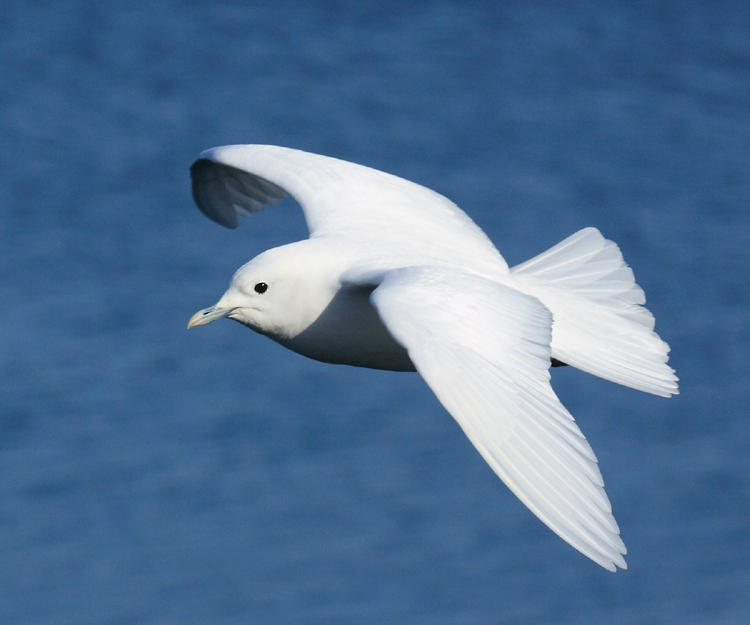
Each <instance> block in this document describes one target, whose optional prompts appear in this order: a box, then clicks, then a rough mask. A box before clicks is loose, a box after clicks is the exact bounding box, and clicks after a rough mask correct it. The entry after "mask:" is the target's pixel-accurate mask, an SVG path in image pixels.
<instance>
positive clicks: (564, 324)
mask: <svg viewBox="0 0 750 625" xmlns="http://www.w3.org/2000/svg"><path fill="white" fill-rule="evenodd" d="M511 273H512V274H513V276H514V278H515V280H516V282H517V285H518V287H519V288H520V289H521V290H523V291H524V292H525V293H528V294H529V295H533V296H535V297H537V298H538V299H539V300H541V301H542V303H543V304H544V305H545V306H547V308H549V309H550V310H551V311H552V315H553V319H554V321H553V326H552V356H553V358H556V359H557V360H561V361H562V362H565V363H567V364H569V365H571V366H573V367H577V368H578V369H582V370H583V371H586V372H588V373H591V374H593V375H597V376H599V377H602V378H605V379H607V380H611V381H612V382H617V383H618V384H624V385H625V386H630V387H632V388H635V389H638V390H641V391H645V392H647V393H653V394H655V395H662V396H664V397H669V396H670V395H673V394H676V393H678V392H679V391H678V386H677V376H676V375H675V373H674V370H673V369H672V368H671V367H670V366H669V365H667V359H668V355H669V345H667V344H666V343H665V342H664V341H662V340H661V339H660V338H659V336H658V335H657V334H656V333H655V332H654V331H653V329H654V317H653V315H652V314H651V313H650V312H649V311H648V310H647V309H646V308H644V307H643V306H642V304H644V303H645V302H646V297H645V295H644V293H643V289H641V288H640V287H639V286H638V285H637V284H636V282H635V278H634V277H633V272H632V270H631V269H630V268H629V267H628V266H627V264H625V260H624V259H623V257H622V254H621V253H620V249H619V248H618V247H617V244H616V243H613V242H612V241H608V240H607V239H605V238H604V237H603V236H602V235H601V233H600V232H599V231H598V230H597V229H596V228H585V229H583V230H580V231H579V232H576V233H575V234H573V235H571V236H569V237H568V238H567V239H565V240H564V241H561V242H560V243H558V244H557V245H555V246H554V247H552V248H550V249H548V250H547V251H545V252H542V253H541V254H539V255H538V256H535V257H534V258H532V259H530V260H527V261H526V262H524V263H521V264H520V265H516V266H515V267H513V268H512V269H511Z"/></svg>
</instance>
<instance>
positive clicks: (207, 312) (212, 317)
mask: <svg viewBox="0 0 750 625" xmlns="http://www.w3.org/2000/svg"><path fill="white" fill-rule="evenodd" d="M234 310H236V309H235V308H218V307H217V306H209V307H208V308H204V309H202V310H199V311H198V312H197V313H195V314H194V315H193V316H192V317H190V321H188V324H187V327H188V328H192V327H194V326H203V325H206V324H207V323H211V322H212V321H216V320H217V319H223V318H224V317H227V316H229V315H230V314H231V313H232V312H233V311H234Z"/></svg>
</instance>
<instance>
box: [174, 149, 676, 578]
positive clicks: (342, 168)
mask: <svg viewBox="0 0 750 625" xmlns="http://www.w3.org/2000/svg"><path fill="white" fill-rule="evenodd" d="M191 173H192V179H193V195H194V197H195V200H196V202H197V203H198V205H199V207H200V208H201V210H202V211H203V212H204V213H205V214H206V215H208V216H209V217H210V218H211V219H214V220H215V221H217V222H219V223H221V224H223V225H225V226H228V227H235V226H236V225H237V215H249V214H251V213H252V212H254V211H257V210H260V209H262V208H263V207H264V206H266V205H268V204H272V203H276V202H278V201H279V200H280V199H282V198H283V197H284V196H285V195H287V194H289V195H291V196H293V197H294V198H295V199H296V200H297V201H298V203H299V204H300V205H301V206H302V209H303V211H304V214H305V219H306V221H307V224H308V227H309V229H310V238H309V239H306V240H304V241H299V242H296V243H292V244H290V245H285V246H282V247H279V248H274V249H272V250H269V251H267V252H264V253H263V254H261V255H259V256H258V257H256V258H254V259H253V260H251V261H250V262H248V263H247V264H245V265H243V266H242V267H241V268H240V269H239V270H238V271H237V272H236V273H235V275H234V277H233V279H232V283H231V285H230V287H229V289H228V290H227V291H226V293H225V294H224V295H223V296H222V297H221V299H220V300H219V301H218V302H217V304H216V305H215V306H212V307H210V308H207V309H203V310H201V311H198V312H197V313H196V314H195V315H193V317H192V318H191V320H190V322H189V324H188V327H191V326H194V325H202V324H205V323H208V322H210V321H213V320H214V319H218V318H221V317H229V318H232V319H236V320H237V321H240V322H241V323H243V324H245V325H247V326H249V327H251V328H252V329H254V330H256V331H258V332H261V333H263V334H265V335H267V336H269V337H270V338H272V339H274V340H276V341H278V342H279V343H281V344H283V345H285V346H287V347H289V348H290V349H292V350H294V351H297V352H299V353H301V354H304V355H306V356H309V357H311V358H315V359H317V360H322V361H324V362H332V363H343V364H351V365H357V366H366V367H373V368H381V369H393V370H399V371H403V370H413V369H416V370H417V371H418V372H419V373H420V374H421V375H422V377H423V378H424V380H425V381H426V382H427V384H428V385H429V387H430V388H431V389H432V391H433V392H434V393H435V395H436V396H437V397H438V399H439V400H440V402H441V403H442V404H443V406H445V408H446V409H447V410H448V412H449V413H450V414H451V415H452V416H453V417H454V418H455V419H456V421H457V422H458V423H459V425H460V426H461V427H462V429H463V430H464V432H465V433H466V435H467V436H468V437H469V439H470V440H471V442H472V443H473V444H474V446H475V447H476V448H477V450H478V451H479V453H480V454H481V455H482V457H483V458H484V459H485V460H486V461H487V463H488V464H489V465H490V467H492V469H493V470H494V471H495V473H496V474H497V475H498V476H499V477H500V478H501V479H502V480H503V482H505V484H506V485H507V486H508V487H509V488H510V489H511V490H512V491H513V493H515V494H516V495H517V496H518V498H519V499H521V501H523V503H524V504H526V505H527V506H528V507H529V508H530V509H531V510H532V511H533V512H534V514H536V515H537V516H538V517H539V518H540V519H541V520H542V521H543V522H544V523H545V524H546V525H547V526H548V527H549V528H550V529H552V530H553V531H554V532H556V533H557V534H558V535H559V536H560V537H562V538H563V539H564V540H566V541H567V542H568V543H570V544H571V545H572V546H573V547H575V548H576V549H578V550H579V551H581V552H582V553H584V554H585V555H587V556H588V557H590V558H591V559H592V560H594V561H595V562H597V563H599V564H600V565H602V566H603V567H605V568H607V569H609V570H612V571H614V570H615V567H616V566H619V567H621V568H625V567H626V564H625V560H624V558H623V555H624V554H625V553H626V550H625V545H624V543H623V542H622V540H621V539H620V535H619V528H618V526H617V523H616V522H615V519H614V517H613V516H612V511H611V506H610V503H609V500H608V499H607V495H606V494H605V492H604V488H603V486H604V482H603V480H602V477H601V474H600V472H599V469H598V466H597V461H596V456H595V455H594V452H593V451H592V450H591V447H590V446H589V444H588V443H587V442H586V439H585V438H584V436H583V434H582V433H581V431H580V430H579V429H578V426H577V425H576V423H575V421H574V419H573V417H572V416H571V415H570V413H569V412H568V411H567V410H566V409H565V407H564V406H563V405H562V404H561V403H560V401H559V399H558V398H557V396H556V395H555V393H554V391H553V390H552V387H551V386H550V383H549V380H550V374H549V367H550V361H551V359H552V358H554V359H557V360H559V361H562V362H565V363H567V364H570V365H572V366H575V367H578V368H580V369H582V370H584V371H588V372H589V373H592V374H594V375H598V376H600V377H603V378H606V379H609V380H612V381H614V382H618V383H620V384H624V385H626V386H631V387H633V388H636V389H639V390H643V391H646V392H650V393H654V394H657V395H663V396H669V395H671V394H674V393H677V392H678V390H677V378H676V376H675V374H674V371H673V370H672V369H671V368H670V367H669V366H668V365H667V364H666V362H667V356H668V352H669V347H668V345H667V344H666V343H664V341H662V340H661V339H660V338H659V337H658V336H657V335H656V334H655V333H654V331H653V327H654V319H653V316H652V315H651V314H650V313H649V312H648V310H646V309H645V308H644V307H643V304H644V303H645V296H644V294H643V291H642V290H641V288H640V287H639V286H638V285H637V284H636V283H635V280H634V278H633V272H632V271H631V270H630V269H629V268H628V266H627V265H626V264H625V262H624V260H623V258H622V255H621V253H620V250H619V249H618V247H617V245H616V244H615V243H613V242H611V241H608V240H606V239H605V238H604V237H602V235H601V234H600V233H599V231H598V230H596V229H595V228H586V229H584V230H581V231H580V232H577V233H575V234H574V235H572V236H570V237H568V238H567V239H565V240H564V241H562V242H561V243H559V244H558V245H556V246H554V247H553V248H551V249H549V250H547V251H546V252H543V253H542V254H540V255H538V256H536V257H535V258H532V259H531V260H529V261H526V262H525V263H522V264H520V265H517V266H516V267H513V268H512V269H509V268H508V265H507V264H506V262H505V261H504V259H503V258H502V256H501V255H500V253H499V252H498V251H497V249H496V248H495V247H494V245H493V244H492V242H491V241H490V240H489V238H488V237H487V236H486V235H485V234H484V232H482V230H481V229H480V228H479V227H478V226H477V225H476V224H474V222H473V221H471V219H470V218H469V217H468V216H467V215H466V214H465V213H464V212H463V211H461V210H460V209H459V208H458V207H457V206H456V205H455V204H453V203H452V202H451V201H450V200H448V199H447V198H445V197H443V196H441V195H439V194H437V193H435V192H434V191H431V190H430V189H427V188H425V187H422V186H420V185H417V184H415V183H412V182H409V181H407V180H404V179H402V178H398V177H396V176H392V175H390V174H386V173H384V172H381V171H377V170H374V169H370V168H368V167H363V166H361V165H356V164H354V163H349V162H346V161H341V160H338V159H334V158H330V157H326V156H320V155H317V154H310V153H306V152H302V151H299V150H292V149H289V148H281V147H276V146H256V145H237V146H225V147H220V148H213V149H211V150H207V151H205V152H203V153H202V154H201V155H200V157H199V158H198V160H197V161H196V162H195V163H194V164H193V167H192V168H191Z"/></svg>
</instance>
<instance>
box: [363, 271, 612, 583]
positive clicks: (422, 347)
mask: <svg viewBox="0 0 750 625" xmlns="http://www.w3.org/2000/svg"><path fill="white" fill-rule="evenodd" d="M371 300H372V302H373V305H374V306H375V308H376V309H377V311H378V313H379V315H380V317H381V319H382V320H383V323H384V324H385V325H386V327H387V328H388V330H389V331H390V332H391V334H392V335H393V336H394V338H395V339H396V340H397V341H399V343H401V344H402V345H403V346H404V347H405V348H406V349H407V350H408V352H409V356H410V357H411V359H412V361H413V362H414V365H415V367H416V369H417V370H418V371H419V373H420V374H421V375H422V377H423V378H424V379H425V381H426V382H427V384H428V385H429V386H430V388H431V389H432V391H433V392H434V393H435V395H436V396H437V398H438V399H439V400H440V401H441V403H442V404H443V406H445V408H446V409H447V410H448V412H450V414H451V415H452V416H453V417H454V418H455V419H456V421H457V422H458V423H459V425H460V426H461V428H462V429H463V430H464V432H465V433H466V435H467V436H468V437H469V439H470V440H471V442H472V443H473V444H474V446H475V447H476V448H477V450H478V451H479V453H480V454H481V455H482V457H483V458H484V459H485V460H486V461H487V463H488V464H489V465H490V466H491V467H492V469H493V470H494V471H495V473H496V474H497V475H498V476H499V477H500V478H501V479H502V480H503V481H504V482H505V484H506V485H507V486H508V487H509V488H510V489H511V491H513V493H515V494H516V495H517V496H518V498H519V499H521V501H522V502H523V503H524V504H526V505H527V506H528V507H529V508H530V509H531V511H532V512H534V514H536V515H537V516H538V517H539V518H540V519H541V520H542V521H543V522H544V523H545V524H546V525H547V526H548V527H549V528H550V529H552V530H553V531H554V532H556V533H557V534H558V535H559V536H560V537H562V538H563V539H564V540H566V541H567V542H568V543H570V544H571V545H572V546H573V547H575V548H576V549H578V550H579V551H581V552H582V553H584V554H585V555H587V556H588V557H589V558H591V559H592V560H594V561H595V562H597V563H599V564H600V565H601V566H603V567H605V568H607V569H609V570H612V571H614V570H615V568H616V566H619V567H621V568H626V564H625V560H624V558H623V554H625V553H626V549H625V545H624V543H623V542H622V540H621V538H620V530H619V527H618V526H617V522H616V521H615V519H614V517H613V516H612V512H611V510H612V508H611V505H610V503H609V499H608V498H607V495H606V493H605V492H604V488H603V484H604V482H603V480H602V477H601V473H600V472H599V468H598V465H597V461H596V456H595V455H594V452H593V451H592V449H591V447H590V446H589V444H588V442H586V439H585V437H584V436H583V434H582V433H581V431H580V430H579V429H578V426H577V425H576V423H575V421H574V419H573V417H572V416H571V415H570V413H569V412H568V411H567V410H566V409H565V407H564V406H563V405H562V404H561V403H560V400H559V399H558V398H557V396H556V395H555V393H554V391H553V390H552V387H551V386H550V383H549V379H550V377H549V362H550V340H551V326H552V316H551V313H550V312H549V311H548V310H547V309H546V308H545V307H544V306H543V305H542V304H541V303H540V302H539V301H538V300H537V299H536V298H533V297H530V296H528V295H525V294H523V293H521V292H519V291H516V290H514V289H512V288H510V287H507V286H504V285H501V284H498V283H495V282H492V281H489V280H486V279H484V278H481V277H478V276H475V275H470V274H466V273H463V272H461V271H457V270H452V269H445V268H438V267H419V268H407V269H399V270H395V271H391V272H388V273H385V274H384V277H383V279H382V282H381V283H380V285H379V286H378V287H377V288H376V289H375V290H374V291H373V293H372V295H371Z"/></svg>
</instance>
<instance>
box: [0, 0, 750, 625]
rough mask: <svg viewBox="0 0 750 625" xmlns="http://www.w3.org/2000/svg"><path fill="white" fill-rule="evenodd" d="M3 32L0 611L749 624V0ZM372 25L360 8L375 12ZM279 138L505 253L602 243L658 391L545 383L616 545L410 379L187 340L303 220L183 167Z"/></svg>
mask: <svg viewBox="0 0 750 625" xmlns="http://www.w3.org/2000/svg"><path fill="white" fill-rule="evenodd" d="M357 4H358V3H353V4H352V5H349V4H344V3H337V2H320V3H314V2H300V3H293V2H284V1H280V2H274V3H245V2H230V3H224V2H217V3H178V2H161V3H148V2H141V1H140V0H132V1H129V2H127V3H115V2H94V1H76V0H70V1H68V2H64V3H63V2H59V3H53V2H34V1H24V2H20V1H16V0H6V2H4V3H3V8H2V11H0V67H1V68H2V69H1V71H0V141H1V145H2V157H1V161H0V162H1V166H0V211H1V221H0V250H1V251H2V256H1V259H2V260H1V261H0V263H1V268H2V271H1V273H0V276H1V281H0V289H1V290H0V294H1V295H2V305H0V375H1V376H2V377H1V388H0V410H1V413H0V562H1V566H0V622H2V623H14V624H15V623H29V624H38V625H43V624H44V625H47V624H50V625H51V624H55V625H59V624H68V623H70V624H79V623H96V624H107V625H110V624H111V625H114V624H131V623H132V624H146V625H157V624H158V625H162V624H168V623H179V624H183V625H189V624H193V623H196V624H198V623H200V624H205V623H231V624H235V623H237V624H239V623H284V624H321V625H322V624H338V623H342V624H344V623H346V624H351V623H361V624H382V623H410V624H422V623H424V624H427V623H429V624H431V625H443V624H445V625H448V624H454V623H461V624H463V625H472V624H490V623H492V624H494V623H518V624H526V623H555V624H558V625H560V624H563V625H564V624H571V625H573V624H576V625H580V624H581V623H605V622H606V623H618V624H631V623H632V624H635V623H638V624H642V623H659V624H664V623H667V624H669V623H680V624H681V625H698V624H711V625H717V624H727V625H729V624H731V625H737V624H740V623H747V622H750V593H749V591H748V589H749V588H750V565H748V554H750V525H749V519H748V517H749V516H750V414H749V411H748V373H747V370H748V352H750V331H749V330H748V328H749V327H750V292H749V289H748V270H749V269H750V262H749V259H750V252H749V249H750V209H749V208H748V206H749V199H750V173H749V168H748V165H749V164H750V13H749V11H748V9H747V8H746V7H747V6H748V5H747V4H745V3H736V4H732V3H724V2H717V3H708V2H658V3H645V2H644V3H642V2H634V3H629V2H573V3H555V2H549V3H547V2H543V3H542V2H540V3H529V2H503V3H500V2H497V3H489V2H487V3H463V2H455V3H453V2H434V3H428V2H416V3H399V2H391V1H387V0H386V1H382V2H380V3H378V7H377V8H374V7H367V6H366V4H367V3H361V5H362V6H361V8H355V7H356V6H357ZM373 4H374V3H373ZM240 142H246V143H249V142H252V143H274V144H280V145H287V146H293V147H299V148H303V149H307V150H311V151H315V152H321V153H325V154H331V155H335V156H339V157H342V158H346V159H350V160H354V161H358V162H362V163H365V164H368V165H371V166H374V167H378V168H381V169H385V170H388V171H391V172H393V173H396V174H398V175H401V176H404V177H406V178H409V179H413V180H416V181H418V182H420V183H422V184H425V185H427V186H430V187H433V188H435V189H437V190H438V191H440V192H442V193H443V194H445V195H447V196H449V197H450V198H452V199H453V200H454V201H456V202H457V203H458V204H459V205H460V206H462V207H463V208H464V209H465V210H466V211H467V212H468V213H469V214H470V215H471V216H472V217H473V218H474V219H475V220H476V221H477V222H478V223H479V224H480V225H481V226H482V227H483V228H484V229H485V230H486V231H487V233H488V234H489V235H490V237H491V238H492V239H493V240H494V241H495V242H496V244H497V245H498V247H499V249H500V250H501V251H502V252H503V254H504V255H505V256H506V258H507V259H508V261H509V262H510V263H511V264H513V263H517V262H520V261H522V260H525V259H526V258H528V257H530V256H531V255H533V254H535V253H537V252H539V251H541V250H543V249H545V248H546V247H548V246H550V245H552V244H554V243H555V242H557V241H558V240H560V239H562V238H563V237H565V236H567V235H569V234H571V233H572V232H574V231H575V230H577V229H579V228H582V227H584V226H589V225H595V226H597V227H598V228H600V229H601V231H602V232H603V233H604V234H605V235H606V236H607V237H609V238H611V239H613V240H615V241H617V242H618V243H619V244H620V246H621V248H622V251H623V253H624V255H625V257H626V259H627V260H628V262H629V263H630V264H631V265H632V266H633V268H634V270H635V273H636V277H637V279H638V281H639V283H640V284H641V285H642V286H643V287H644V289H645V291H646V293H647V296H648V305H649V308H650V309H651V310H652V311H653V312H654V314H655V316H656V319H657V329H658V331H659V332H660V333H661V335H662V336H663V337H664V338H665V340H667V341H668V342H669V343H670V344H671V346H672V360H671V362H672V364H673V366H674V367H675V368H676V369H677V371H678V374H679V375H680V377H681V385H682V394H681V395H679V396H678V397H676V398H673V399H670V400H664V399H660V398H656V397H652V396H649V395H645V394H642V393H639V392H636V391H632V390H629V389H626V388H622V387H619V386H617V385H614V384H611V383H609V382H605V381H603V380H600V379H597V378H593V377H591V376H588V375H585V374H583V373H581V372H578V371H575V370H570V369H564V370H559V369H558V370H555V371H554V375H553V382H554V386H555V389H556V390H557V392H558V394H559V395H560V396H561V398H562V399H563V401H564V402H565V404H566V405H567V406H568V408H569V409H570V410H571V412H572V413H573V414H574V415H575V416H576V418H577V420H578V422H579V424H580V425H581V428H582V429H583V431H584V432H585V433H586V434H587V436H588V438H589V440H590V441H591V443H592V445H593V447H594V449H595V450H596V451H597V453H598V456H599V460H600V463H601V467H602V471H603V474H604V477H605V480H606V482H607V491H608V493H609V495H610V498H611V499H612V502H613V506H614V512H615V514H616V516H617V519H618V521H619V523H620V525H621V528H622V534H623V537H624V539H625V542H626V543H627V545H628V547H629V556H628V562H629V566H630V568H629V570H627V571H625V572H619V573H617V574H616V575H613V574H610V573H608V572H606V571H604V570H603V569H601V568H600V567H598V566H596V565H595V564H593V563H592V562H590V561H589V560H587V559H586V558H584V557H582V556H580V555H579V554H578V553H577V552H576V551H574V550H573V549H572V548H570V547H569V546H568V545H566V544H565V543H563V542H562V541H561V540H560V539H559V538H557V537H556V536H555V535H554V534H552V533H551V532H550V531H548V530H547V529H546V528H545V527H544V526H543V525H542V524H541V523H539V522H538V521H537V520H536V519H535V518H534V517H533V515H532V514H531V513H530V512H528V511H527V510H526V509H525V508H524V507H523V506H522V505H521V504H520V503H519V502H518V501H517V500H516V499H515V498H514V497H513V496H512V495H511V494H510V493H509V492H508V491H507V489H505V487H504V486H503V485H502V484H501V482H500V481H499V480H498V479H497V478H496V477H495V476H494V475H493V474H492V472H491V471H490V470H489V469H488V467H487V466H486V465H485V464H484V462H483V461H482V460H481V458H480V457H479V455H478V454H477V453H476V452H475V451H474V449H473V448H472V447H471V445H470V444H469V443H468V441H467V440H466V439H465V437H464V436H463V435H462V434H461V432H460V430H459V428H458V426H457V425H456V424H455V423H454V422H453V421H452V419H451V418H450V417H449V416H448V415H447V414H446V413H445V412H444V411H443V409H442V408H441V407H440V405H439V404H438V402H437V401H436V400H435V399H434V398H433V396H432V395H431V393H430V392H429V391H428V390H427V388H426V387H425V385H424V384H423V383H422V381H421V379H420V378H419V377H418V376H417V375H416V374H397V373H387V372H374V371H368V370H357V369H353V368H347V367H336V366H331V365H324V364H320V363H316V362H313V361H309V360H306V359H304V358H302V357H300V356H298V355H296V354H292V353H291V352H288V351H286V350H284V349H283V348H281V347H279V346H277V345H275V344H273V343H272V342H271V341H268V340H267V339H265V338H263V337H260V336H258V335H255V334H253V333H251V332H249V331H248V330H246V329H245V328H242V327H241V326H239V325H238V324H234V323H230V322H221V323H216V324H213V325H211V326H208V327H206V328H200V329H198V330H191V331H190V332H187V331H186V330H185V323H186V321H187V319H188V317H189V316H190V315H191V314H192V313H193V312H194V311H195V310H197V309H198V308H202V307H205V306H208V305H210V304H212V303H214V302H215V301H216V299H217V298H218V297H219V295H220V294H221V293H222V292H223V290H224V288H225V287H226V285H227V283H228V280H229V278H230V276H231V274H232V272H233V271H234V269H235V268H236V267H237V266H239V265H240V264H241V263H243V262H245V261H246V260H247V259H249V258H250V257H252V256H253V255H255V254H256V253H258V252H259V251H261V250H263V249H266V248H268V247H271V246H274V245H278V244H280V243H284V242H287V241H291V240H295V239H297V238H301V237H303V236H305V228H304V223H303V220H302V217H301V214H300V213H299V210H298V208H297V207H296V206H295V205H294V203H293V202H290V201H287V202H285V203H284V204H283V205H281V206H280V207H279V208H277V209H275V210H272V211H266V212H265V213H263V214H258V215H256V216H254V217H253V218H252V219H251V220H247V221H243V224H242V227H241V228H240V229H239V230H237V231H229V230H225V229H222V228H221V227H219V226H217V225H216V224H214V223H212V222H209V221H208V220H207V219H205V217H204V216H203V215H201V214H200V213H199V212H198V211H197V210H196V209H195V207H194V205H193V203H192V199H191V197H190V190H189V180H188V166H189V165H190V163H191V162H192V160H193V159H194V157H195V156H196V155H197V154H198V152H199V151H200V150H202V149H204V148H206V147H209V146H213V145H220V144H225V143H240Z"/></svg>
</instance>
